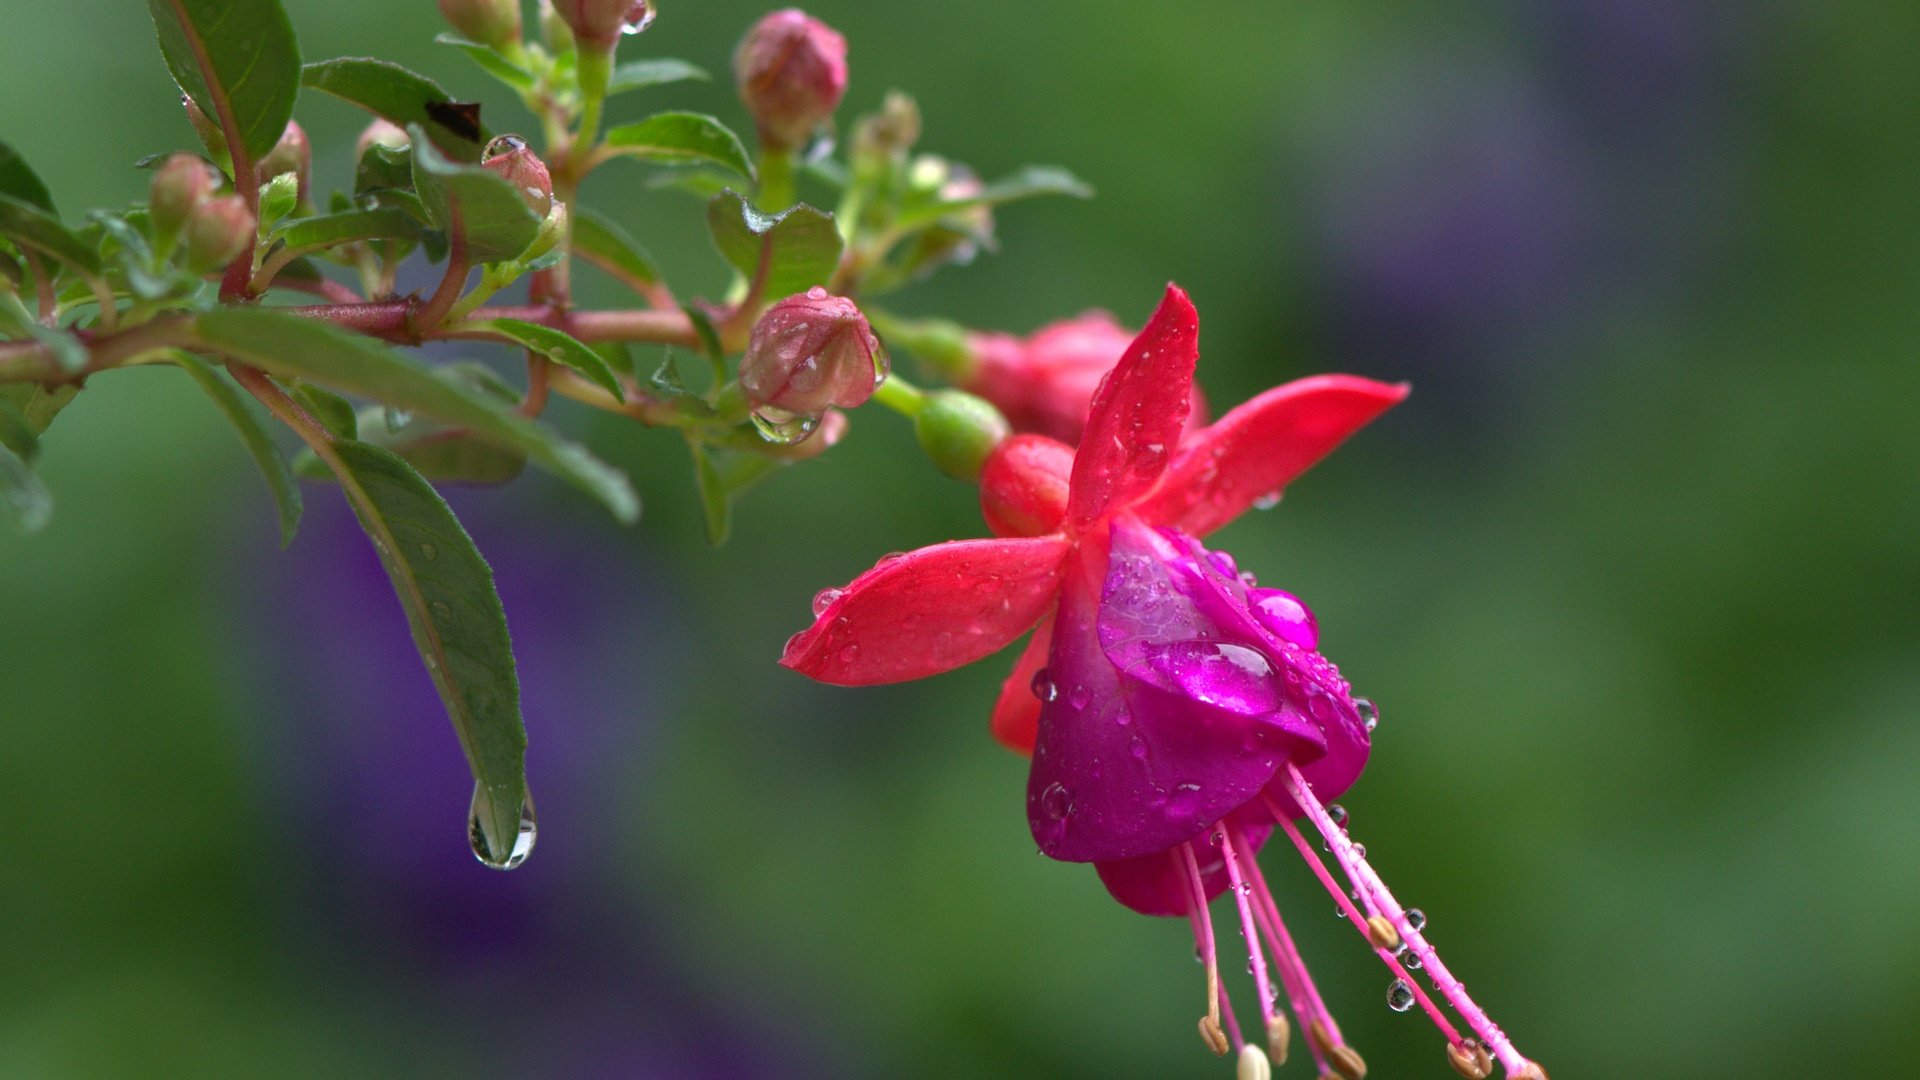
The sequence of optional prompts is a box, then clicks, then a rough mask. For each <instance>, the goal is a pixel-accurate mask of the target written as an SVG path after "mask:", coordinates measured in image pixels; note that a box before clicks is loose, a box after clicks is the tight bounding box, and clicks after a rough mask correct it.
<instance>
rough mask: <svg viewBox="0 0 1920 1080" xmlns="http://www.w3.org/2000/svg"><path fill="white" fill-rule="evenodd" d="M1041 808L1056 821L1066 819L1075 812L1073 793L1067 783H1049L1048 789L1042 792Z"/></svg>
mask: <svg viewBox="0 0 1920 1080" xmlns="http://www.w3.org/2000/svg"><path fill="white" fill-rule="evenodd" d="M1040 809H1041V810H1043V811H1045V812H1046V815H1047V816H1048V817H1050V818H1052V819H1053V820H1055V821H1060V820H1062V819H1064V818H1065V817H1066V816H1067V815H1068V814H1071V813H1072V812H1073V793H1072V792H1070V791H1068V790H1067V788H1066V785H1065V784H1048V785H1047V790H1045V791H1043V792H1041V793H1040Z"/></svg>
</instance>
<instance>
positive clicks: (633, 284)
mask: <svg viewBox="0 0 1920 1080" xmlns="http://www.w3.org/2000/svg"><path fill="white" fill-rule="evenodd" d="M573 253H574V254H575V255H578V256H580V257H581V258H583V259H585V260H587V261H588V262H590V263H592V264H593V265H595V266H597V267H599V268H600V269H602V270H604V271H606V272H607V273H609V274H611V275H613V277H614V279H615V280H617V281H619V282H620V283H621V284H622V285H625V286H627V287H628V288H630V289H633V290H634V291H635V292H644V291H645V290H647V289H648V288H650V287H652V286H655V285H658V284H660V271H659V270H658V269H657V268H655V266H654V264H653V256H651V255H649V254H647V251H646V249H645V248H643V247H641V246H640V242H639V241H638V240H635V239H634V238H633V237H632V236H630V235H629V234H628V233H627V231H626V230H625V229H622V228H621V227H620V226H619V225H618V224H617V223H615V222H614V220H613V219H612V218H610V217H607V216H606V215H605V214H602V213H600V212H599V211H596V210H590V209H588V208H586V207H584V206H582V207H577V208H575V209H574V211H573Z"/></svg>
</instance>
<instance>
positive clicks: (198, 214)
mask: <svg viewBox="0 0 1920 1080" xmlns="http://www.w3.org/2000/svg"><path fill="white" fill-rule="evenodd" d="M253 230H254V220H253V211H251V210H248V209H247V203H246V200H245V199H242V198H241V197H240V196H238V195H222V196H219V197H218V198H214V199H208V200H207V201H206V202H203V203H201V204H200V208H199V209H197V210H195V211H194V212H193V217H191V218H189V219H188V220H187V236H186V251H187V269H188V270H190V271H192V272H193V273H196V274H204V273H206V272H208V271H210V270H213V269H215V268H217V267H221V266H225V265H226V264H228V263H230V262H232V261H233V260H235V259H237V258H239V257H240V254H241V252H244V251H246V250H247V249H248V248H249V247H251V246H253Z"/></svg>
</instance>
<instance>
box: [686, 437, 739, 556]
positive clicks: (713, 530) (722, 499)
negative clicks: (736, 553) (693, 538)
mask: <svg viewBox="0 0 1920 1080" xmlns="http://www.w3.org/2000/svg"><path fill="white" fill-rule="evenodd" d="M687 449H688V450H690V451H692V452H693V484H694V488H695V490H697V491H699V493H700V509H701V511H702V513H703V515H704V517H705V518H706V524H707V543H709V544H712V545H713V546H714V547H719V546H720V545H721V544H724V543H726V541H727V534H728V533H730V532H732V531H733V499H732V497H731V496H729V495H728V494H727V487H726V484H725V482H723V481H722V480H721V479H720V470H718V469H716V468H714V466H713V458H712V457H711V456H710V455H709V454H708V453H707V448H706V446H705V445H703V444H702V443H701V442H700V441H699V440H698V439H696V438H694V437H692V436H691V435H689V437H688V438H687Z"/></svg>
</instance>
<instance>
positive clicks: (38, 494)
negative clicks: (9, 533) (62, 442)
mask: <svg viewBox="0 0 1920 1080" xmlns="http://www.w3.org/2000/svg"><path fill="white" fill-rule="evenodd" d="M0 506H5V507H6V508H7V509H8V510H9V511H11V512H12V518H13V526H14V528H16V529H18V530H19V531H20V532H22V533H34V532H39V531H40V530H41V529H43V528H46V525H47V520H48V519H49V518H51V517H52V516H53V495H52V493H51V492H49V491H48V490H47V485H45V484H43V483H41V482H40V478H39V477H38V476H36V475H34V472H33V470H32V469H30V468H28V467H27V463H26V462H24V461H22V460H20V458H19V457H18V456H16V455H15V454H14V452H13V451H12V450H9V449H7V448H6V447H5V446H0Z"/></svg>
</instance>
